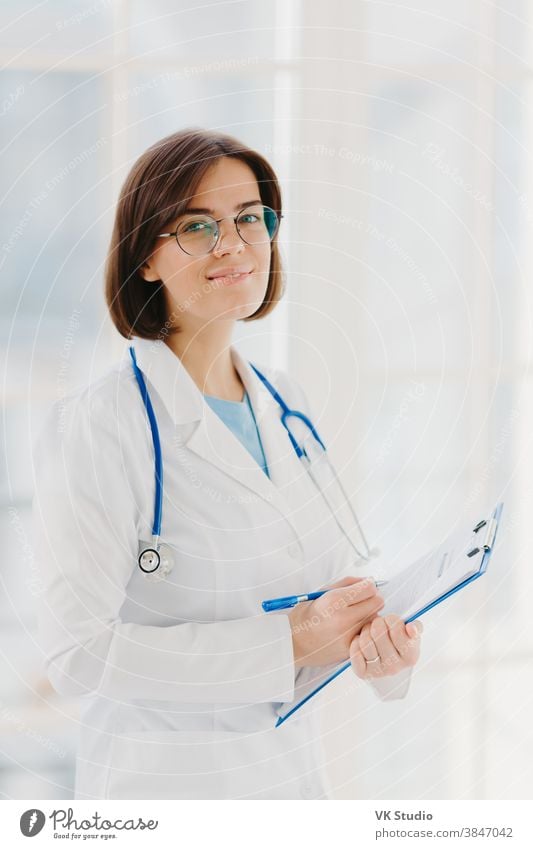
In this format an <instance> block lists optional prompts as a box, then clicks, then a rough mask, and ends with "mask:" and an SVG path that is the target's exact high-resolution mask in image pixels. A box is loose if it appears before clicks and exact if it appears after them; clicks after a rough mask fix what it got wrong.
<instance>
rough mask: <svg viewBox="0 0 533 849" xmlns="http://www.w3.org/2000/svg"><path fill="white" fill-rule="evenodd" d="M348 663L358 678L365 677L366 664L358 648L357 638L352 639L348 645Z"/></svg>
mask: <svg viewBox="0 0 533 849" xmlns="http://www.w3.org/2000/svg"><path fill="white" fill-rule="evenodd" d="M350 662H351V664H352V669H353V671H354V672H355V674H356V675H357V677H358V678H365V677H366V663H365V659H364V657H363V654H362V652H361V650H360V648H359V637H354V639H353V640H352V642H351V644H350Z"/></svg>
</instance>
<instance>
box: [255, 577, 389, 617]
mask: <svg viewBox="0 0 533 849" xmlns="http://www.w3.org/2000/svg"><path fill="white" fill-rule="evenodd" d="M374 583H375V585H376V587H383V586H384V585H385V584H388V581H374ZM330 589H332V590H339V589H344V587H330ZM328 592H329V590H318V592H315V593H304V594H303V595H286V596H283V597H282V598H268V599H266V601H263V602H261V605H262V608H263V610H264V611H265V613H268V612H269V611H271V610H285V609H286V608H287V607H295V606H296V605H297V604H300V602H301V601H314V600H315V598H320V596H321V595H324V593H328Z"/></svg>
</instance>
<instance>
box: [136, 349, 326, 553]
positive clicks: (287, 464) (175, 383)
mask: <svg viewBox="0 0 533 849" xmlns="http://www.w3.org/2000/svg"><path fill="white" fill-rule="evenodd" d="M134 347H135V354H136V358H137V363H138V365H139V367H140V369H141V371H142V372H143V374H144V376H145V379H146V380H147V381H148V382H149V384H151V385H152V386H153V388H154V389H155V390H156V392H157V393H158V395H159V396H160V398H161V400H162V402H163V403H164V405H165V407H166V409H167V410H168V412H169V414H170V416H171V418H172V420H173V421H174V423H175V424H176V425H186V424H191V423H196V427H194V428H193V429H192V431H191V428H185V429H184V430H186V431H187V434H188V435H187V436H185V437H184V439H183V445H186V446H187V448H188V449H190V450H191V451H193V452H194V453H195V454H197V455H198V456H200V457H202V458H203V459H204V460H206V461H207V462H208V463H211V464H212V465H214V466H216V467H217V468H218V469H220V470H221V471H222V472H224V474H226V475H229V476H230V477H231V478H234V479H235V480H237V481H239V482H240V483H241V484H243V485H244V486H245V487H247V488H248V489H250V490H252V491H253V492H254V493H256V495H258V496H259V497H260V498H262V499H264V500H266V501H268V502H269V503H270V504H271V505H272V506H274V507H275V508H277V509H278V510H279V511H280V512H281V513H282V514H283V515H284V517H285V518H286V519H287V521H289V522H290V524H291V525H292V526H293V528H294V530H295V531H296V533H297V535H298V537H300V536H301V535H302V534H303V535H305V533H306V532H309V526H308V521H309V511H308V510H306V509H305V506H306V502H307V501H308V500H309V498H310V497H315V498H316V492H315V491H314V487H313V492H310V489H309V486H312V484H310V481H309V478H308V475H307V472H306V471H305V469H304V468H303V466H302V464H301V462H300V461H299V460H298V458H297V457H296V454H295V452H294V449H293V447H292V444H291V442H290V439H289V437H288V434H287V431H286V430H285V428H284V426H283V424H282V423H281V409H280V406H279V404H278V403H277V402H276V401H275V400H274V398H273V397H272V395H271V393H270V392H269V391H268V389H266V387H265V386H264V385H263V383H262V381H261V380H260V379H259V377H258V376H257V375H256V374H255V372H254V371H253V369H252V368H251V366H250V364H249V363H248V362H247V361H246V360H245V359H244V357H243V356H242V355H241V354H240V352H239V351H238V350H237V349H236V348H235V346H233V345H232V346H231V355H232V360H233V363H234V365H235V368H236V369H237V371H238V372H239V375H240V377H241V380H242V382H243V384H244V386H245V388H246V391H247V393H248V396H249V398H250V403H251V406H252V409H253V412H254V415H255V419H256V422H257V427H258V430H259V435H260V437H261V442H262V444H263V450H264V452H265V458H266V462H267V466H268V470H269V474H270V478H269V477H268V476H267V475H266V474H265V473H264V471H263V470H262V469H261V468H260V466H259V465H258V464H257V463H256V462H255V461H254V460H253V459H252V457H251V455H250V454H249V453H248V451H247V450H246V449H245V448H244V446H243V445H242V444H241V442H240V441H239V440H238V439H237V437H236V436H235V435H234V434H233V433H232V432H231V431H230V430H229V428H227V427H226V425H225V424H224V423H223V422H222V421H221V419H220V418H219V416H218V415H217V414H216V413H215V412H214V411H213V410H212V409H211V407H210V406H209V404H207V402H206V401H205V399H204V397H203V395H202V393H201V392H200V390H199V389H198V387H197V386H196V384H195V382H194V381H193V379H192V377H191V376H190V375H189V373H188V371H187V369H186V368H185V367H184V366H183V365H182V363H181V360H180V359H179V357H177V356H176V355H175V354H174V353H173V352H172V350H171V349H170V348H169V347H168V346H167V345H166V344H165V343H164V342H163V341H156V342H154V341H152V340H147V339H140V338H135V340H134ZM128 357H129V354H128ZM273 383H274V386H275V378H273ZM148 388H149V391H150V386H149V387H148ZM285 400H286V401H287V403H288V404H289V405H290V403H291V402H290V398H286V399H285ZM306 518H307V521H306Z"/></svg>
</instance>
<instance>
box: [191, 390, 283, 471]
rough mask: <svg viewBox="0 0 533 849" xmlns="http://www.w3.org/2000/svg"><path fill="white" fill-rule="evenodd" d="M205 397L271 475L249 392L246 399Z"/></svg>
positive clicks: (245, 396) (245, 394)
mask: <svg viewBox="0 0 533 849" xmlns="http://www.w3.org/2000/svg"><path fill="white" fill-rule="evenodd" d="M204 398H205V400H206V401H207V403H208V404H209V406H210V407H211V409H212V410H213V411H214V412H215V413H216V414H217V416H219V417H220V418H221V419H222V421H223V422H224V424H225V425H226V426H227V427H228V428H229V429H230V430H231V431H232V433H234V434H235V436H236V437H237V439H238V440H239V441H240V442H241V443H242V444H243V445H244V447H245V448H246V450H247V451H248V452H249V453H250V454H251V455H252V457H253V458H254V460H256V461H257V463H259V465H260V466H261V468H262V469H263V471H264V473H265V474H266V475H267V476H268V477H270V475H269V474H268V467H267V463H266V459H265V452H264V451H263V446H262V444H261V437H260V436H259V430H258V428H257V422H256V420H255V416H254V411H253V410H252V405H251V404H250V399H249V397H248V393H247V392H245V393H244V399H243V400H242V401H226V400H225V399H224V398H215V396H214V395H204Z"/></svg>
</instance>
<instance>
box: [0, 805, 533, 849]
mask: <svg viewBox="0 0 533 849" xmlns="http://www.w3.org/2000/svg"><path fill="white" fill-rule="evenodd" d="M530 810H531V805H530V803H529V802H527V801H495V800H491V801H463V800H461V801H450V800H448V801H445V800H442V801H430V802H424V801H420V802H417V801H405V800H399V801H390V800H386V801H381V800H378V801H368V800H365V801H331V802H329V803H328V802H324V803H323V804H317V802H316V801H314V802H313V801H309V802H302V801H290V800H288V801H271V802H270V801H183V800H176V801H168V800H165V801H154V800H147V801H140V800H134V801H133V800H132V801H131V802H128V801H109V800H105V801H102V802H98V801H97V802H94V801H93V802H85V801H80V802H78V801H72V800H68V801H65V802H62V801H57V800H53V801H49V800H44V801H33V802H32V803H31V804H30V803H29V802H27V801H4V802H2V803H0V825H1V832H2V844H3V845H4V846H9V847H10V849H11V847H14V846H22V845H23V846H26V847H27V846H28V839H29V838H33V837H34V838H35V847H41V846H51V845H55V846H57V845H58V843H59V841H67V840H69V841H74V842H77V843H84V844H87V842H89V841H90V842H91V843H92V844H93V845H94V843H98V845H101V842H102V841H105V842H106V843H107V844H108V845H109V843H111V845H117V846H120V847H124V849H125V847H126V846H147V847H151V846H161V845H162V844H163V845H164V846H167V845H173V846H179V845H180V844H183V843H184V841H186V843H187V845H189V846H190V845H192V846H202V847H203V846H216V845H217V844H220V843H223V844H224V845H230V846H231V847H241V846H242V847H247V849H248V847H249V846H250V845H253V846H254V849H263V847H264V849H272V845H273V844H279V842H280V841H281V842H282V845H284V846H287V845H293V846H294V845H299V846H305V847H306V849H308V847H321V849H322V847H324V846H331V845H332V843H334V842H335V841H339V843H341V845H342V846H343V847H352V846H353V847H354V849H355V847H358V849H360V847H363V849H367V847H369V846H372V845H375V846H376V847H389V846H409V847H413V849H414V847H420V849H422V848H423V847H432V846H434V847H436V846H443V847H444V846H446V845H449V846H450V849H451V847H452V846H453V847H463V846H464V847H470V849H472V847H474V846H476V845H479V846H501V847H510V849H511V847H512V849H531V847H533V827H532V826H531V822H530ZM117 841H119V842H118V843H117Z"/></svg>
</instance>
